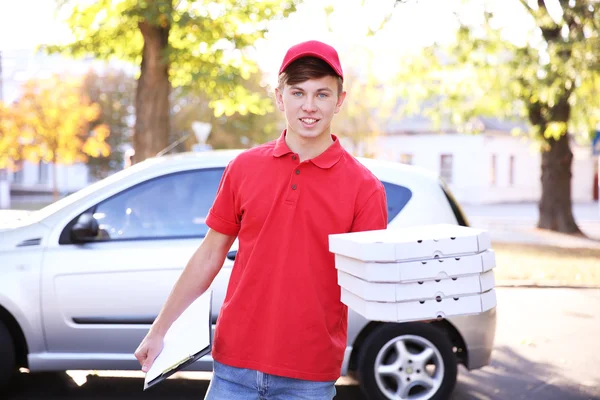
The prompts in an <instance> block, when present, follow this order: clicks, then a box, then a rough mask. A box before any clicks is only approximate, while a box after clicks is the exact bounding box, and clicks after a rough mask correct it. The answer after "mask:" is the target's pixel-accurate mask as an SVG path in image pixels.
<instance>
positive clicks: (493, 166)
mask: <svg viewBox="0 0 600 400" xmlns="http://www.w3.org/2000/svg"><path fill="white" fill-rule="evenodd" d="M496 158H497V157H496V155H495V154H492V163H491V165H490V185H492V186H496Z"/></svg>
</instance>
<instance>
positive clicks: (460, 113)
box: [399, 0, 600, 234]
mask: <svg viewBox="0 0 600 400" xmlns="http://www.w3.org/2000/svg"><path fill="white" fill-rule="evenodd" d="M515 1H516V0H515ZM519 1H520V4H521V6H522V7H523V9H524V11H525V12H527V13H528V15H529V18H530V21H531V29H529V36H528V37H527V38H526V39H527V40H523V41H521V42H520V43H516V42H514V41H509V40H508V39H506V37H505V35H504V31H503V29H502V27H501V25H499V21H497V20H496V19H495V16H494V12H493V8H492V6H491V5H489V4H487V6H486V8H485V11H484V13H483V14H482V15H481V19H480V20H478V21H466V19H463V16H462V13H461V12H458V13H457V15H458V16H459V26H460V27H459V29H458V30H457V36H456V40H455V42H454V43H453V44H451V45H449V46H442V45H435V46H433V47H429V48H427V49H424V51H423V53H422V54H421V55H422V57H421V58H418V59H414V60H411V63H410V65H407V66H405V67H404V69H403V71H402V72H401V73H400V74H399V78H400V79H401V80H402V82H403V83H404V88H405V93H406V94H407V95H409V97H410V98H411V101H413V102H414V101H419V102H421V104H423V100H425V99H426V100H427V104H426V105H425V106H423V107H421V111H424V112H425V113H427V114H428V115H430V116H433V117H435V119H436V121H438V122H439V121H442V120H444V121H450V122H451V123H453V124H455V125H457V126H461V127H463V128H467V127H468V126H469V123H470V122H471V121H472V120H473V118H475V117H477V116H484V115H485V116H495V117H500V118H515V119H520V120H525V121H528V123H529V125H530V127H531V129H530V131H529V132H528V134H529V135H530V137H532V138H533V139H535V140H536V141H537V142H538V143H539V144H540V146H539V147H540V151H541V155H542V157H541V172H542V174H541V184H542V195H541V198H540V200H539V205H538V207H539V220H538V223H537V226H538V228H541V229H548V230H553V231H558V232H563V233H571V234H581V231H580V230H579V228H578V226H577V224H576V222H575V219H574V218H573V214H572V199H571V164H572V159H573V153H572V151H571V144H570V141H571V140H573V139H574V138H575V137H577V135H580V136H582V137H583V138H584V139H586V140H589V137H590V135H591V132H592V131H593V129H594V127H595V125H596V124H597V123H598V122H599V121H600V96H599V94H600V73H599V71H600V50H598V49H600V12H599V10H598V7H599V4H598V2H597V1H593V0H588V1H577V2H574V1H566V0H559V1H557V2H556V5H558V6H559V9H557V11H558V12H559V13H560V15H558V13H554V12H553V13H551V12H550V11H549V6H548V3H549V2H547V1H544V0H538V1H537V2H531V1H529V2H527V1H525V0H519ZM533 3H535V4H533ZM479 4H480V5H481V3H479ZM468 6H469V3H468V2H467V7H468ZM461 11H462V10H461ZM419 94H421V95H420V96H419Z"/></svg>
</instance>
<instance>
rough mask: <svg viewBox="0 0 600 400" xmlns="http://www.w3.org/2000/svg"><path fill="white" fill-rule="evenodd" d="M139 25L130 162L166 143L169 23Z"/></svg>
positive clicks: (167, 130)
mask: <svg viewBox="0 0 600 400" xmlns="http://www.w3.org/2000/svg"><path fill="white" fill-rule="evenodd" d="M139 28H140V31H141V32H142V36H143V37H144V50H143V53H142V65H141V74H140V77H139V79H138V84H137V91H136V99H135V118H136V120H135V129H134V134H133V148H134V150H135V155H134V158H133V161H134V163H137V162H140V161H143V160H145V159H146V158H149V157H154V156H155V155H156V154H157V153H158V152H160V151H161V150H162V149H164V148H165V147H167V145H168V137H169V93H170V90H171V87H170V82H169V65H168V62H167V60H166V58H165V57H166V55H165V50H166V49H167V45H168V39H169V26H166V27H160V26H156V25H151V24H149V23H147V22H140V23H139Z"/></svg>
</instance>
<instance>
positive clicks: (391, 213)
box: [381, 181, 412, 223]
mask: <svg viewBox="0 0 600 400" xmlns="http://www.w3.org/2000/svg"><path fill="white" fill-rule="evenodd" d="M381 183H383V187H384V188H385V194H386V197H387V204H388V223H390V222H391V221H392V220H393V219H394V218H395V217H396V215H398V213H399V212H400V211H402V209H403V208H404V206H406V203H408V201H409V200H410V198H411V197H412V192H411V190H410V189H409V188H407V187H404V186H400V185H395V184H393V183H389V182H383V181H382V182H381Z"/></svg>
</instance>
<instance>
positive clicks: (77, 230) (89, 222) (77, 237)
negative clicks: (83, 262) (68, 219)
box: [71, 213, 100, 242]
mask: <svg viewBox="0 0 600 400" xmlns="http://www.w3.org/2000/svg"><path fill="white" fill-rule="evenodd" d="M99 229H100V228H99V227H98V221H96V218H94V214H92V213H84V214H81V215H80V216H79V218H77V222H75V225H73V227H72V228H71V238H72V239H73V241H75V242H86V241H89V240H91V239H94V238H96V237H97V236H98V232H99Z"/></svg>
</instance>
